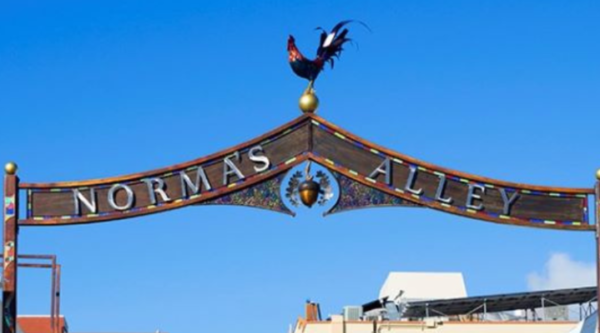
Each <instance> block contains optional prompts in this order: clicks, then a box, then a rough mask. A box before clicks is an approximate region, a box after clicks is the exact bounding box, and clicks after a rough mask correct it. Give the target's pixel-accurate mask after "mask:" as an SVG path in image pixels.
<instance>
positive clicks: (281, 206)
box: [200, 174, 294, 215]
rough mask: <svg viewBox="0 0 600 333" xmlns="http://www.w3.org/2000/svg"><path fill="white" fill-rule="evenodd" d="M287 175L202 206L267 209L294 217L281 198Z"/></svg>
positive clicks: (209, 201)
mask: <svg viewBox="0 0 600 333" xmlns="http://www.w3.org/2000/svg"><path fill="white" fill-rule="evenodd" d="M284 177H285V174H280V175H277V176H276V177H273V178H271V179H269V180H266V181H264V182H261V183H258V184H256V185H254V186H251V187H248V188H245V189H242V190H240V191H237V192H233V193H230V194H227V195H224V196H222V197H220V198H217V199H213V200H208V201H206V202H203V203H201V204H200V205H235V206H248V207H255V208H262V209H267V210H271V211H275V212H279V213H284V214H289V215H294V213H293V212H292V211H291V210H289V209H288V208H287V206H286V205H285V203H284V202H283V200H282V198H281V191H280V189H281V184H283V178H284Z"/></svg>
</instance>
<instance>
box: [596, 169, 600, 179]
mask: <svg viewBox="0 0 600 333" xmlns="http://www.w3.org/2000/svg"><path fill="white" fill-rule="evenodd" d="M596 179H598V180H600V169H598V170H596Z"/></svg>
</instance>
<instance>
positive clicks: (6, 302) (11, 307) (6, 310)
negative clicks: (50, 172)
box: [2, 163, 19, 333]
mask: <svg viewBox="0 0 600 333" xmlns="http://www.w3.org/2000/svg"><path fill="white" fill-rule="evenodd" d="M4 171H5V174H4V206H3V207H4V210H3V215H4V239H3V242H2V244H3V245H4V251H3V252H4V263H3V265H4V272H3V274H2V294H3V295H2V296H3V297H2V333H15V332H16V331H17V254H18V251H17V232H18V230H17V229H18V223H17V219H18V218H19V177H17V176H16V175H15V173H16V172H17V166H16V164H14V163H8V164H6V166H5V167H4Z"/></svg>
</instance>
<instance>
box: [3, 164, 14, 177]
mask: <svg viewBox="0 0 600 333" xmlns="http://www.w3.org/2000/svg"><path fill="white" fill-rule="evenodd" d="M4 172H6V174H7V175H14V174H15V173H17V163H15V162H8V163H6V165H5V166H4Z"/></svg>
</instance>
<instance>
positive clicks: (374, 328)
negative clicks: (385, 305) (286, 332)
mask: <svg viewBox="0 0 600 333" xmlns="http://www.w3.org/2000/svg"><path fill="white" fill-rule="evenodd" d="M575 326H577V323H576V322H477V323H475V322H469V323H464V322H444V323H439V324H436V323H433V322H429V323H428V322H405V321H383V322H373V321H349V322H345V321H344V320H343V317H342V316H332V319H331V321H320V322H299V323H298V325H296V330H295V332H294V333H413V332H414V333H416V332H419V333H423V332H428V333H568V332H569V331H570V330H572V329H573V328H575Z"/></svg>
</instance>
